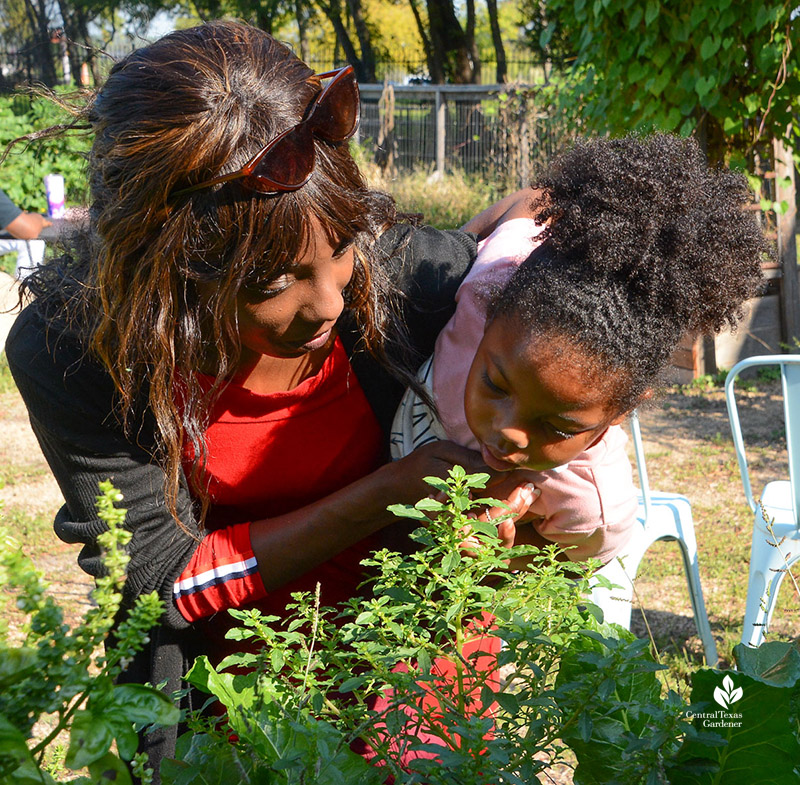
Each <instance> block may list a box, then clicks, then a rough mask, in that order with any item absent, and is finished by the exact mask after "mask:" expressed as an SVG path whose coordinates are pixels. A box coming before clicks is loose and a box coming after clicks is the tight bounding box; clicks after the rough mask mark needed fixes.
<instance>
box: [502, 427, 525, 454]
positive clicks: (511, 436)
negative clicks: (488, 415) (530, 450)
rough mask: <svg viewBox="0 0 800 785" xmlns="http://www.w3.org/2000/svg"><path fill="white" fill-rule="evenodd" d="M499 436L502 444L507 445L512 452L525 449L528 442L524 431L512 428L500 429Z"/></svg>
mask: <svg viewBox="0 0 800 785" xmlns="http://www.w3.org/2000/svg"><path fill="white" fill-rule="evenodd" d="M500 436H501V437H502V439H503V442H504V444H507V445H508V446H509V447H510V448H511V449H512V450H513V451H516V450H525V449H527V447H528V444H529V441H530V440H529V439H528V434H527V433H525V431H523V430H522V429H520V428H517V427H514V426H507V427H505V428H501V429H500Z"/></svg>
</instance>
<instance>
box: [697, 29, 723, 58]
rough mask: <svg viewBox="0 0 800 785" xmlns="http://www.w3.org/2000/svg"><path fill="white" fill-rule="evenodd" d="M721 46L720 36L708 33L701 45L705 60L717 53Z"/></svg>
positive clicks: (701, 53) (701, 54) (702, 55)
mask: <svg viewBox="0 0 800 785" xmlns="http://www.w3.org/2000/svg"><path fill="white" fill-rule="evenodd" d="M719 47H720V40H719V38H716V37H713V36H710V35H707V36H706V37H705V38H704V39H703V43H702V44H701V45H700V57H702V58H703V60H708V59H709V58H711V57H713V56H714V55H715V54H716V53H717V51H718V50H719Z"/></svg>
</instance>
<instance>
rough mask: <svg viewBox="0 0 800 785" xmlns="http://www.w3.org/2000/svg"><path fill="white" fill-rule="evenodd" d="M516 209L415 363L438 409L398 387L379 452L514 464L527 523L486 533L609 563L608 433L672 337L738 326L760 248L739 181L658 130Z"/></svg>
mask: <svg viewBox="0 0 800 785" xmlns="http://www.w3.org/2000/svg"><path fill="white" fill-rule="evenodd" d="M532 201H533V204H532V214H533V215H534V218H533V219H531V218H530V217H525V216H526V215H528V216H529V215H530V214H531V213H529V212H527V207H528V206H519V205H517V206H513V207H512V208H511V209H510V210H509V211H508V212H507V213H506V214H505V215H504V216H503V218H504V220H506V221H507V222H506V223H503V224H501V225H500V226H499V227H498V228H497V229H495V231H494V232H493V233H492V234H491V235H490V236H489V237H488V238H487V239H486V240H484V241H483V242H482V244H481V245H480V246H479V253H478V257H477V259H476V261H475V264H474V265H473V268H472V270H471V271H470V273H469V274H468V275H467V277H466V278H465V280H464V282H463V283H462V284H461V286H460V288H459V291H458V293H457V295H456V300H457V308H456V312H455V314H454V316H453V317H452V318H451V320H450V321H449V322H448V324H447V325H446V326H445V328H444V330H443V331H442V332H441V334H440V335H439V338H438V340H437V343H436V348H435V351H434V354H433V356H432V358H430V359H429V360H428V362H426V363H425V365H423V367H422V368H421V369H420V373H419V377H418V378H419V379H420V381H421V382H422V383H423V384H424V385H425V386H426V387H427V389H428V391H429V393H430V394H431V396H432V398H433V400H434V402H435V404H436V410H437V411H436V413H434V412H433V411H431V410H430V409H429V408H428V407H427V406H426V404H425V402H424V401H422V400H421V399H420V398H419V396H417V395H416V394H414V393H413V391H409V392H407V393H406V396H405V398H404V400H403V402H402V403H401V405H400V407H399V409H398V412H397V415H396V417H395V422H394V425H393V435H392V441H393V446H392V449H393V455H394V456H395V457H399V456H401V455H405V454H407V453H408V452H410V451H411V450H413V449H415V448H416V447H419V446H420V445H421V444H424V443H426V442H429V441H431V440H434V439H437V438H438V439H451V440H453V441H455V442H457V443H460V444H462V445H464V446H467V447H470V448H473V449H477V450H479V451H480V452H481V454H482V457H483V459H484V461H485V462H486V464H487V465H488V466H489V467H490V468H492V469H495V470H500V471H510V470H512V469H519V468H526V469H530V470H531V472H530V480H531V482H532V484H533V485H534V487H535V489H536V490H537V491H538V492H539V493H538V498H536V499H535V500H534V501H533V503H532V505H531V506H530V508H529V511H528V514H527V516H525V519H527V520H531V521H532V523H533V528H532V529H531V527H524V528H523V529H518V530H517V531H514V528H513V526H511V525H506V526H504V527H501V535H502V536H504V537H506V536H507V537H508V538H509V539H512V540H513V539H514V538H515V539H516V542H517V543H519V542H520V541H522V540H525V541H528V542H533V543H534V544H545V543H548V542H554V543H557V544H559V545H562V546H565V547H567V548H568V551H567V556H568V557H569V558H570V559H571V560H573V561H579V560H584V559H586V558H588V557H597V558H599V559H601V560H602V561H604V562H607V561H609V560H610V559H612V558H613V557H614V556H615V555H616V554H617V553H618V552H619V551H620V550H621V549H622V548H623V546H624V545H625V544H626V543H627V541H628V539H629V536H630V533H631V531H632V527H633V525H634V522H635V514H636V509H637V503H636V493H635V489H634V487H633V483H632V472H631V467H630V462H629V460H628V458H627V454H626V452H625V443H626V436H625V434H624V432H623V431H622V429H621V426H620V423H622V421H623V420H624V419H625V417H626V415H627V414H628V413H629V412H631V411H632V410H633V409H634V408H636V407H637V406H639V405H640V404H641V403H642V402H643V401H644V400H646V399H647V398H649V397H651V396H652V394H653V390H654V387H655V386H656V385H657V383H658V380H659V376H660V374H661V373H662V371H664V369H665V368H666V367H667V366H668V364H669V359H670V355H671V354H672V352H673V350H674V349H675V347H676V346H677V345H678V343H679V342H680V340H681V338H682V337H684V336H686V335H688V336H691V337H694V336H696V335H698V334H700V333H713V332H716V331H719V330H720V329H722V328H723V327H724V326H725V325H727V324H729V325H731V326H733V325H735V324H736V323H737V321H738V319H739V317H740V314H741V306H742V303H743V302H744V301H745V300H746V299H747V298H749V297H752V296H753V295H754V294H755V292H756V291H757V290H758V287H759V284H760V282H761V266H760V263H761V259H762V258H763V255H764V254H765V253H766V251H767V246H766V243H765V240H764V237H763V235H762V233H761V231H760V229H759V226H758V224H757V221H756V219H755V217H754V215H753V213H751V212H746V211H745V210H744V209H743V208H744V206H745V205H746V204H747V203H748V202H749V201H750V194H749V192H748V189H747V186H746V182H745V180H744V178H742V177H740V176H738V175H736V174H733V173H731V172H729V171H718V172H715V171H711V170H709V169H708V167H707V166H706V164H705V161H704V159H703V156H702V153H701V152H700V150H699V149H698V147H697V145H696V144H695V143H694V142H692V141H690V140H683V139H680V138H677V137H673V136H666V135H656V136H652V137H649V138H639V137H627V138H623V139H615V140H609V139H599V140H593V141H581V142H579V143H578V144H576V146H575V147H574V148H573V149H572V150H570V151H569V152H568V153H566V154H565V155H563V156H562V157H561V158H559V159H558V160H556V161H555V162H554V164H553V165H552V166H551V168H550V170H549V171H548V172H547V173H546V174H545V175H544V176H543V177H542V178H541V179H540V180H539V182H538V183H536V185H535V186H534V192H533V200H532ZM509 219H511V220H509ZM467 228H469V227H467ZM523 260H524V261H523ZM534 495H535V492H534Z"/></svg>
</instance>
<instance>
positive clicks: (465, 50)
mask: <svg viewBox="0 0 800 785" xmlns="http://www.w3.org/2000/svg"><path fill="white" fill-rule="evenodd" d="M427 9H428V37H429V40H430V60H429V62H428V68H429V71H430V74H431V79H432V80H433V81H434V82H436V83H440V82H446V81H448V79H449V81H452V82H455V83H456V84H469V83H472V82H476V81H477V80H478V77H479V75H480V60H478V61H477V68H476V61H475V52H474V48H473V45H472V43H471V42H470V40H469V37H468V36H467V34H466V33H465V32H464V29H463V28H462V27H461V23H460V22H459V21H458V17H457V16H456V11H455V7H454V6H453V0H427ZM473 13H474V8H473Z"/></svg>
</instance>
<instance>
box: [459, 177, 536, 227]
mask: <svg viewBox="0 0 800 785" xmlns="http://www.w3.org/2000/svg"><path fill="white" fill-rule="evenodd" d="M537 193H538V192H537V191H534V190H533V189H532V188H522V189H521V190H519V191H517V192H515V193H513V194H509V195H508V196H506V197H505V198H503V199H501V200H500V201H499V202H495V203H494V204H493V205H491V206H490V207H487V208H486V209H485V210H484V211H483V212H481V213H478V214H477V215H476V216H475V217H474V218H470V220H469V221H467V222H466V223H465V224H464V225H463V226H462V227H461V229H462V230H463V231H465V232H473V233H474V234H477V235H478V239H483V238H484V237H487V236H488V235H490V234H491V233H492V232H493V231H494V230H495V229H496V228H497V226H498V225H499V224H501V223H503V222H504V221H509V220H511V219H512V218H533V217H534V212H533V204H534V199H535V197H536V196H537Z"/></svg>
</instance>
